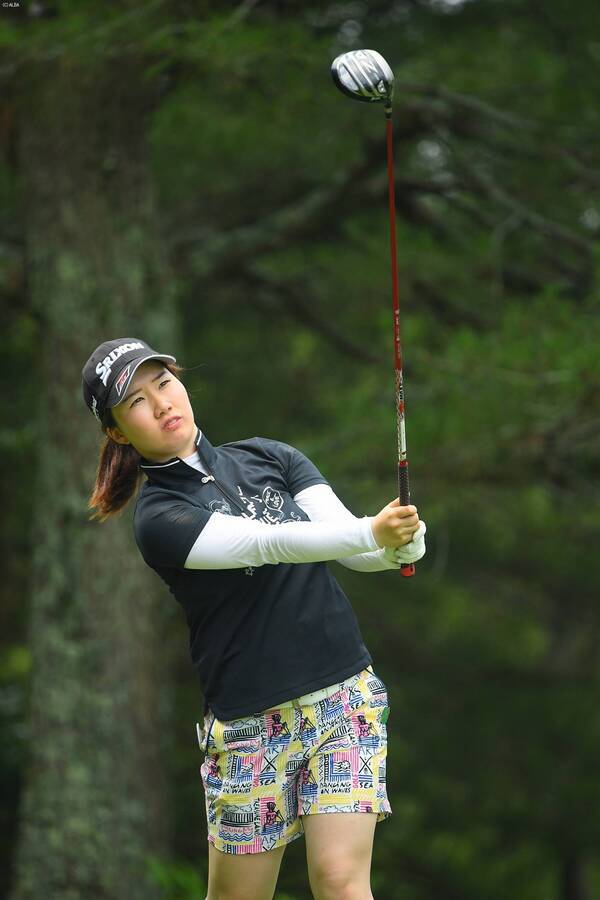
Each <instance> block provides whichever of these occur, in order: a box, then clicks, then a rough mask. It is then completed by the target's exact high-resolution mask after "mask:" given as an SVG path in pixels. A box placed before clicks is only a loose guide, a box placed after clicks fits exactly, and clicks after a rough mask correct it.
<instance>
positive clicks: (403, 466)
mask: <svg viewBox="0 0 600 900" xmlns="http://www.w3.org/2000/svg"><path fill="white" fill-rule="evenodd" d="M398 499H399V500H400V506H408V505H409V504H410V487H409V484H408V463H407V462H406V460H405V461H404V462H401V461H399V462H398ZM415 571H416V570H415V564H414V563H402V565H401V566H400V574H401V575H402V576H403V577H404V578H412V576H413V575H414V574H415Z"/></svg>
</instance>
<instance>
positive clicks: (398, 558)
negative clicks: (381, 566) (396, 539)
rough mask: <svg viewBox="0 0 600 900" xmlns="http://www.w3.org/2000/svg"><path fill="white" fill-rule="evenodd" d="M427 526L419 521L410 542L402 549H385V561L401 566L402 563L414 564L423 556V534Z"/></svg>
mask: <svg viewBox="0 0 600 900" xmlns="http://www.w3.org/2000/svg"><path fill="white" fill-rule="evenodd" d="M426 531H427V526H426V525H425V522H423V520H421V522H420V525H419V527H418V529H417V530H416V531H415V533H414V535H413V539H412V541H410V542H409V543H408V544H404V546H403V547H386V548H385V550H384V551H383V555H384V557H385V559H387V560H388V561H389V562H392V563H396V564H397V565H402V563H414V562H417V560H418V559H421V558H422V557H423V556H425V532H426Z"/></svg>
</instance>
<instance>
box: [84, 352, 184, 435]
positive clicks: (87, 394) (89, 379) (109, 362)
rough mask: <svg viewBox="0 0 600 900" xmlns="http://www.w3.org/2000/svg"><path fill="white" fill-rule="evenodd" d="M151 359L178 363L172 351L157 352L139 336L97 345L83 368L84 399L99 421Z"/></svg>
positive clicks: (119, 400)
mask: <svg viewBox="0 0 600 900" xmlns="http://www.w3.org/2000/svg"><path fill="white" fill-rule="evenodd" d="M147 359H161V360H163V361H164V362H175V357H174V356H170V355H169V354H168V353H157V352H156V350H153V349H152V347H149V346H148V344H147V343H146V342H145V341H141V340H140V339H139V338H116V340H114V341H104V343H103V344H100V346H99V347H96V349H95V350H94V352H93V353H92V355H91V356H90V358H89V359H88V361H87V362H86V364H85V366H84V367H83V369H82V371H81V378H82V382H83V399H84V400H85V402H86V404H87V406H88V408H89V409H90V410H91V411H92V412H93V414H94V415H95V416H96V418H97V419H98V421H99V422H102V419H103V416H104V413H105V411H106V410H107V409H110V408H111V407H113V406H116V405H117V403H120V402H121V400H122V399H123V398H124V397H125V393H126V391H127V388H128V387H129V384H130V382H131V379H132V378H133V376H134V375H135V372H136V370H137V368H138V367H139V366H141V364H142V363H143V362H145V361H146V360H147Z"/></svg>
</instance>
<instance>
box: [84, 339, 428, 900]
mask: <svg viewBox="0 0 600 900" xmlns="http://www.w3.org/2000/svg"><path fill="white" fill-rule="evenodd" d="M181 371H182V370H181V369H180V368H179V367H178V366H177V365H175V358H174V357H173V356H170V355H168V354H162V353H156V352H155V351H154V350H152V348H151V347H149V346H148V344H146V343H145V342H144V341H142V340H139V339H137V338H118V339H117V340H113V341H106V342H105V343H103V344H101V345H100V346H99V347H97V349H96V350H95V351H94V352H93V353H92V355H91V356H90V358H89V360H88V361H87V362H86V364H85V366H84V369H83V373H82V375H83V392H84V398H85V401H86V404H87V406H88V407H89V409H90V410H91V411H92V412H93V413H94V415H95V416H96V418H97V419H98V420H99V422H100V423H101V425H102V431H103V432H104V434H105V435H106V440H105V443H104V445H103V447H102V450H101V454H100V462H99V467H98V473H97V477H96V484H95V487H94V490H93V493H92V496H91V498H90V501H89V505H90V507H92V508H93V509H94V510H95V513H94V516H95V517H96V518H99V519H100V520H102V521H103V520H105V519H106V518H107V517H108V516H110V515H112V514H113V513H116V512H117V511H118V510H120V509H121V508H122V507H124V506H125V504H126V503H127V502H128V500H129V499H130V498H131V497H132V496H133V495H134V493H135V492H136V489H137V487H138V484H139V481H140V479H141V476H143V475H145V476H146V479H145V480H144V483H143V486H142V488H141V490H140V492H139V495H138V497H137V502H136V506H135V513H134V532H135V539H136V542H137V545H138V547H139V549H140V552H141V554H142V556H143V558H144V560H145V561H146V563H147V564H148V565H149V566H150V567H151V568H152V569H154V570H155V571H156V572H157V573H158V575H160V577H161V578H162V579H163V581H165V582H166V584H167V585H168V586H169V589H170V591H171V592H172V593H173V595H174V596H175V599H176V600H177V601H178V602H179V603H180V604H181V605H182V607H183V608H184V610H185V614H186V617H187V621H188V624H189V627H190V654H191V658H192V663H193V665H194V667H195V668H196V670H197V672H198V678H199V680H200V685H201V688H202V691H203V694H204V697H205V707H204V717H203V722H202V726H200V724H198V725H197V729H198V738H199V742H200V748H201V751H202V753H203V760H202V766H201V774H202V781H203V784H204V790H205V795H206V812H207V822H208V840H209V847H208V855H209V878H208V882H209V883H208V900H223V898H227V900H242V898H243V900H268V898H271V897H272V896H273V893H274V891H275V885H276V881H277V875H278V872H279V867H280V865H281V859H282V857H283V852H284V849H285V846H286V844H288V843H289V842H290V841H293V840H294V839H295V838H297V837H300V835H301V834H302V833H304V834H305V836H306V851H307V860H308V873H309V879H310V884H311V888H312V891H313V894H314V896H315V898H317V900H330V898H331V900H346V898H348V900H349V898H352V900H368V898H371V896H372V895H371V889H370V886H369V880H370V879H369V871H370V865H371V851H372V845H373V836H374V831H375V823H376V822H378V821H380V820H382V819H384V818H386V817H387V816H389V815H390V814H391V807H390V804H389V802H388V798H387V793H386V783H385V762H386V751H387V743H386V725H385V723H386V719H387V715H388V712H389V709H388V703H387V692H386V686H385V684H384V682H383V681H382V680H381V679H380V678H379V677H378V676H377V674H376V673H375V672H374V671H373V668H372V666H371V662H372V660H371V656H370V654H369V651H368V650H367V648H366V647H365V644H364V642H363V639H362V637H361V634H360V631H359V628H358V624H357V621H356V617H355V615H354V613H353V611H352V608H351V606H350V603H349V602H348V600H347V598H346V596H345V595H344V593H343V591H342V590H341V588H340V586H339V585H338V583H337V582H336V580H335V579H334V577H333V576H332V575H331V573H330V571H329V568H328V566H327V564H326V563H327V561H328V560H338V562H341V563H342V564H343V565H345V566H348V567H349V568H351V569H356V570H359V571H363V572H374V571H379V570H382V569H393V568H398V567H399V566H400V564H401V563H402V562H415V561H416V560H418V559H420V558H421V557H422V556H423V554H424V553H425V542H424V538H423V535H424V533H425V524H424V523H423V522H419V519H418V516H417V511H416V509H415V507H414V506H407V507H402V506H400V505H399V503H398V501H397V500H394V501H392V502H391V503H390V504H389V505H387V506H386V507H384V509H382V510H381V512H379V513H378V514H377V515H376V516H372V517H371V516H365V517H364V518H356V517H355V516H354V515H352V513H350V512H349V511H348V510H347V509H346V508H345V507H344V506H343V505H342V503H341V502H340V501H339V500H338V499H337V497H336V496H335V494H334V493H333V491H332V490H331V488H330V487H329V485H328V484H327V482H326V480H325V478H324V477H323V476H322V475H321V473H320V472H319V471H318V469H316V467H315V466H314V465H313V464H312V463H311V462H310V460H308V459H307V458H306V456H304V455H303V454H302V453H301V452H300V451H298V450H296V449H294V448H293V447H290V446H289V445H288V444H283V443H281V442H280V441H276V440H270V439H266V438H259V437H254V438H249V439H246V440H241V441H235V442H233V443H230V444H223V445H222V446H213V445H212V444H211V443H210V441H209V439H208V438H207V437H206V435H205V434H203V433H202V431H201V430H200V428H199V427H198V425H197V424H196V422H195V419H194V411H193V409H192V407H191V405H190V400H189V397H188V394H187V391H186V389H185V387H184V385H183V384H182V382H181V381H180V379H179V377H178V376H179V373H180V372H181ZM274 526H276V527H274Z"/></svg>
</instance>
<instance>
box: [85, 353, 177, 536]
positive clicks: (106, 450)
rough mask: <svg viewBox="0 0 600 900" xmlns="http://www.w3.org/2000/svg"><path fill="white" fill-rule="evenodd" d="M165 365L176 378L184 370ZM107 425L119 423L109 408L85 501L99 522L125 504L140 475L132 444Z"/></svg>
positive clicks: (173, 364)
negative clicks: (110, 431) (114, 434)
mask: <svg viewBox="0 0 600 900" xmlns="http://www.w3.org/2000/svg"><path fill="white" fill-rule="evenodd" d="M164 365H165V369H168V370H169V372H170V373H171V375H175V377H176V378H178V377H179V375H180V373H181V372H183V371H184V369H183V368H182V366H178V365H177V363H172V362H165V364H164ZM110 427H118V426H117V423H116V422H115V420H114V417H113V414H112V412H111V410H110V408H108V409H107V410H106V411H105V413H104V415H103V417H102V431H103V432H104V434H105V439H104V443H103V444H102V446H101V448H100V459H99V461H98V471H97V472H96V483H95V484H94V488H93V490H92V493H91V495H90V498H89V500H88V503H87V505H88V508H89V509H93V510H94V512H93V513H92V515H91V516H90V517H89V518H90V519H98V520H99V521H100V522H106V520H107V519H108V518H110V516H114V515H115V513H118V512H120V511H121V510H122V509H123V508H124V507H125V506H127V504H128V503H129V501H130V500H131V498H132V497H133V496H134V494H135V493H136V492H137V490H138V487H139V485H140V482H141V480H142V477H143V472H142V470H141V468H140V460H141V456H140V454H139V453H138V451H137V450H136V449H135V447H134V446H133V445H132V444H118V443H117V442H116V441H114V440H113V439H112V438H111V436H110V435H109V434H108V432H107V429H108V428H110Z"/></svg>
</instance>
